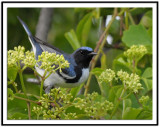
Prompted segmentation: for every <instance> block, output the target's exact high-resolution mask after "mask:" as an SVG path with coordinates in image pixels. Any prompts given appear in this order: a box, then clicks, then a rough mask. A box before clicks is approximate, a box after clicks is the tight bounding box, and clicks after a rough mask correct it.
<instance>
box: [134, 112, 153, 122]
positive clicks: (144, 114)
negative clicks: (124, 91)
mask: <svg viewBox="0 0 160 127" xmlns="http://www.w3.org/2000/svg"><path fill="white" fill-rule="evenodd" d="M137 119H140V120H151V119H152V112H150V111H142V112H141V113H140V114H139V115H138V117H137Z"/></svg>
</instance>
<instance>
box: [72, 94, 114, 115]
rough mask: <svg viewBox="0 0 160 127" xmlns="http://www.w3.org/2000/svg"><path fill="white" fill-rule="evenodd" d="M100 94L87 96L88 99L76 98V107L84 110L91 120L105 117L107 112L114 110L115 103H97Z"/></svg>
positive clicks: (105, 101)
mask: <svg viewBox="0 0 160 127" xmlns="http://www.w3.org/2000/svg"><path fill="white" fill-rule="evenodd" d="M97 97H98V93H96V92H93V93H92V94H87V96H86V98H84V99H82V98H75V100H74V102H76V103H74V106H75V107H76V108H79V109H80V110H84V111H85V113H86V116H88V117H91V118H97V117H98V116H104V115H105V114H107V111H109V110H112V109H113V103H112V102H109V101H107V100H104V101H103V102H100V101H96V99H97Z"/></svg>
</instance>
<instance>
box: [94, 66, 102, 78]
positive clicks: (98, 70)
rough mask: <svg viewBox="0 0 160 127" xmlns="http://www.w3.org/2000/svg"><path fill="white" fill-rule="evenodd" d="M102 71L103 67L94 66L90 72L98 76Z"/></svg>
mask: <svg viewBox="0 0 160 127" xmlns="http://www.w3.org/2000/svg"><path fill="white" fill-rule="evenodd" d="M103 71H104V69H102V68H98V67H96V68H94V69H92V70H91V73H92V74H94V75H96V76H100V74H101V73H102V72H103Z"/></svg>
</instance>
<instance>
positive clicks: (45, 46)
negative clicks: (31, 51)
mask: <svg viewBox="0 0 160 127" xmlns="http://www.w3.org/2000/svg"><path fill="white" fill-rule="evenodd" d="M34 39H35V40H36V42H37V43H39V45H40V47H41V48H42V50H43V51H48V52H49V53H56V54H60V55H61V54H64V52H63V51H62V50H60V49H58V48H56V47H54V46H52V45H51V44H49V43H47V42H44V41H42V40H40V39H39V38H37V37H34Z"/></svg>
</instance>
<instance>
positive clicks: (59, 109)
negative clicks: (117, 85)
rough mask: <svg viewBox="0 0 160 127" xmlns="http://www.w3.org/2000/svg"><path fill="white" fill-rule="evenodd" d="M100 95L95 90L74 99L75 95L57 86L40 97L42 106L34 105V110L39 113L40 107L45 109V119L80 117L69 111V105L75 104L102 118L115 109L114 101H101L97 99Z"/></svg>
mask: <svg viewBox="0 0 160 127" xmlns="http://www.w3.org/2000/svg"><path fill="white" fill-rule="evenodd" d="M98 97H99V95H98V93H96V92H93V93H92V94H87V96H86V97H85V98H83V99H82V98H80V97H77V98H74V99H73V96H72V95H71V94H70V93H66V90H65V91H64V89H62V88H55V89H52V90H51V92H50V93H49V94H44V95H43V97H41V98H40V100H39V102H40V103H41V107H42V108H36V107H34V109H33V111H34V112H35V113H36V114H38V111H39V109H43V112H42V114H41V115H42V116H43V119H78V114H76V113H74V112H68V111H67V108H68V107H72V106H74V107H76V108H79V109H80V110H82V114H83V115H85V116H87V117H89V118H91V119H95V118H97V116H98V118H100V117H103V116H104V115H106V114H107V112H108V111H109V110H112V109H113V103H111V102H109V101H107V100H105V99H104V100H103V101H101V99H100V100H99V99H98V100H99V101H97V98H98ZM71 99H73V100H71ZM36 110H37V111H36ZM38 115H39V114H38Z"/></svg>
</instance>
